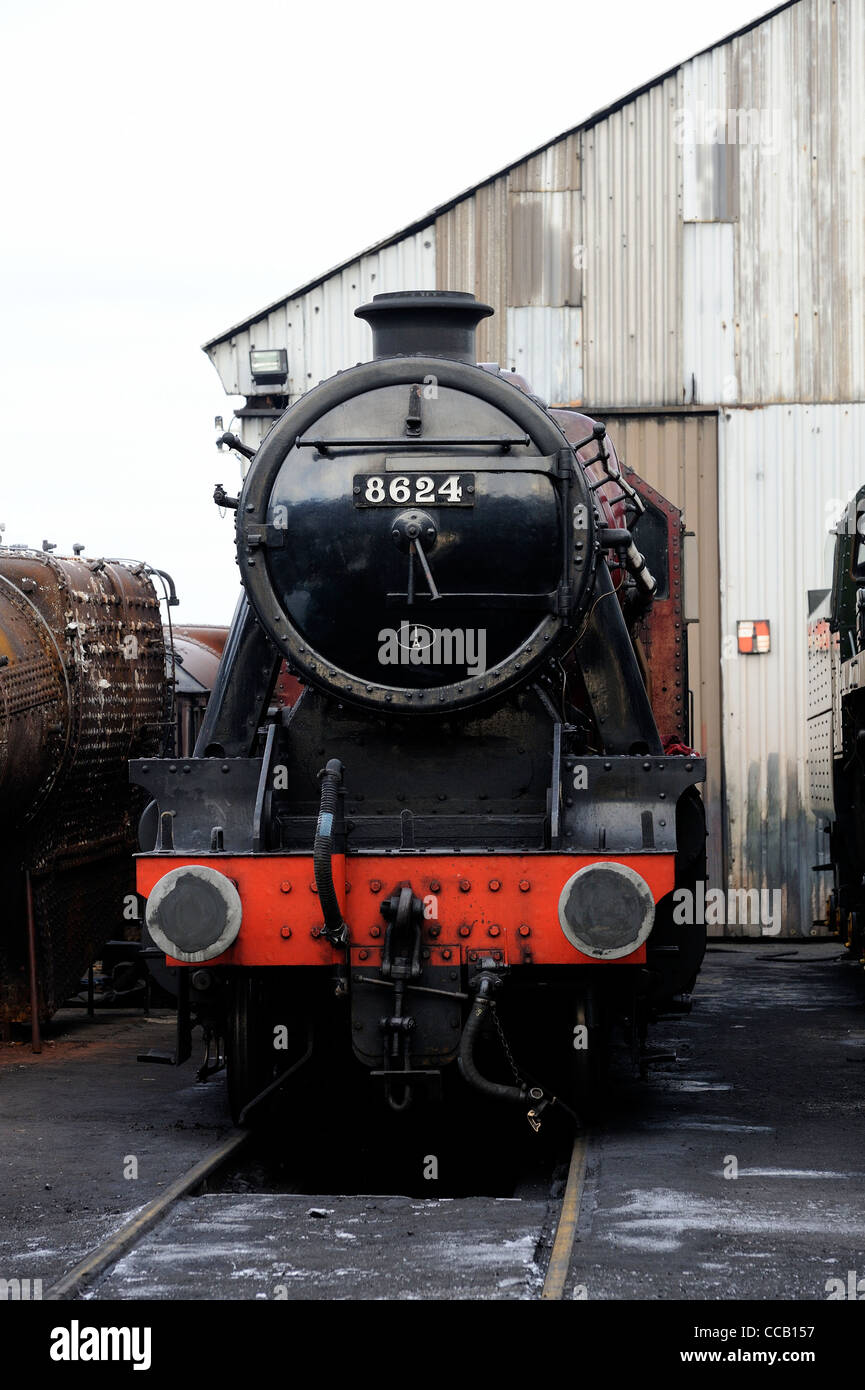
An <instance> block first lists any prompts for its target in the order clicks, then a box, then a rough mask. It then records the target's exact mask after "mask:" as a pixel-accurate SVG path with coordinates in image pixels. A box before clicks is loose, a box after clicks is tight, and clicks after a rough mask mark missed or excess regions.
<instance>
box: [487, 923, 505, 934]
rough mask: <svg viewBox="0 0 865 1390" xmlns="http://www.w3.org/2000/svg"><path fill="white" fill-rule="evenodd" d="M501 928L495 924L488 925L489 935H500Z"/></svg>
mask: <svg viewBox="0 0 865 1390" xmlns="http://www.w3.org/2000/svg"><path fill="white" fill-rule="evenodd" d="M501 930H502V929H501V927H497V926H495V925H493V926H491V927H487V936H499V935H500V934H501Z"/></svg>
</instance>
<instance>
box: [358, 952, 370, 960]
mask: <svg viewBox="0 0 865 1390" xmlns="http://www.w3.org/2000/svg"><path fill="white" fill-rule="evenodd" d="M357 956H358V960H368V959H369V951H358V953H357Z"/></svg>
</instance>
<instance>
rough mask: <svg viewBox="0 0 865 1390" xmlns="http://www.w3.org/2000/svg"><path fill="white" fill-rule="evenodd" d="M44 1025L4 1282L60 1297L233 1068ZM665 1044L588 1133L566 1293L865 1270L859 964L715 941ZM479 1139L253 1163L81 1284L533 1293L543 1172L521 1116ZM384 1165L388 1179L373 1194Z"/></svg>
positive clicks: (660, 1040)
mask: <svg viewBox="0 0 865 1390" xmlns="http://www.w3.org/2000/svg"><path fill="white" fill-rule="evenodd" d="M54 1033H55V1036H54V1037H53V1038H51V1039H49V1041H48V1043H47V1045H46V1048H45V1051H44V1052H43V1053H42V1055H41V1056H39V1057H34V1056H33V1055H32V1054H31V1053H30V1052H29V1048H27V1046H26V1044H25V1045H20V1046H17V1047H0V1278H7V1279H9V1278H16V1277H17V1278H31V1279H34V1278H42V1280H43V1282H44V1284H45V1286H46V1287H47V1286H48V1284H49V1283H50V1282H51V1281H53V1280H55V1279H57V1278H59V1277H60V1275H61V1274H62V1273H63V1272H65V1270H67V1269H68V1268H69V1267H70V1266H71V1265H72V1264H74V1263H75V1262H76V1260H78V1259H79V1258H81V1256H82V1255H83V1254H84V1253H86V1251H87V1250H88V1249H90V1248H91V1247H92V1246H93V1245H94V1244H96V1243H97V1241H98V1240H100V1239H102V1238H104V1237H105V1236H106V1235H107V1234H108V1233H109V1232H110V1231H111V1230H113V1229H115V1228H116V1227H117V1226H119V1225H120V1224H121V1222H122V1220H124V1219H125V1218H126V1217H128V1216H129V1215H130V1214H131V1213H132V1212H133V1211H134V1210H135V1209H137V1208H138V1207H140V1206H142V1205H144V1203H146V1202H147V1201H149V1200H150V1198H151V1197H153V1196H154V1195H156V1193H157V1192H158V1191H159V1190H161V1188H162V1187H164V1186H165V1185H166V1184H167V1183H168V1182H169V1181H170V1180H171V1179H173V1178H174V1177H176V1176H177V1175H178V1174H179V1173H180V1172H181V1171H183V1170H184V1169H185V1168H187V1167H189V1166H191V1165H192V1164H193V1163H194V1162H195V1161H196V1160H197V1159H199V1158H200V1157H202V1156H203V1155H204V1154H205V1153H206V1152H207V1151H208V1149H209V1148H211V1147H212V1145H213V1144H214V1142H215V1141H216V1140H217V1139H218V1137H219V1136H220V1135H221V1134H223V1133H225V1132H226V1131H227V1129H228V1128H229V1122H228V1118H227V1109H226V1106H225V1098H224V1086H223V1083H222V1081H221V1080H219V1079H217V1080H215V1081H211V1082H209V1083H208V1084H207V1085H205V1086H201V1085H198V1084H196V1083H195V1079H194V1078H195V1069H196V1066H197V1060H193V1061H190V1062H187V1063H186V1064H185V1065H184V1066H183V1067H181V1068H180V1069H171V1068H168V1067H161V1066H155V1065H153V1064H147V1065H141V1064H138V1063H136V1061H135V1056H136V1053H137V1052H138V1051H142V1050H145V1049H146V1048H148V1047H163V1048H167V1047H169V1046H170V1045H171V1034H172V1020H171V1018H170V1017H169V1016H167V1015H165V1016H162V1017H157V1018H151V1019H149V1020H148V1019H145V1018H144V1017H143V1016H142V1015H140V1014H132V1013H129V1014H126V1015H121V1016H117V1015H113V1016H112V1015H107V1014H103V1015H101V1016H98V1017H97V1019H96V1020H95V1021H93V1022H91V1021H88V1020H87V1019H86V1018H85V1017H84V1016H83V1015H82V1014H80V1013H74V1014H73V1013H70V1014H68V1015H63V1016H61V1017H60V1018H59V1019H58V1021H57V1024H56V1025H55V1028H54ZM651 1041H652V1045H653V1047H655V1048H657V1049H659V1050H675V1051H676V1053H677V1060H676V1061H675V1062H669V1063H664V1064H661V1065H659V1066H657V1067H656V1068H653V1070H652V1072H651V1074H650V1076H649V1079H648V1080H647V1081H645V1082H639V1081H629V1080H627V1079H626V1078H621V1079H620V1080H619V1083H618V1086H617V1088H616V1089H615V1090H614V1091H613V1092H612V1098H611V1100H610V1103H609V1104H608V1107H607V1110H606V1113H605V1114H604V1115H603V1116H602V1117H601V1118H600V1120H599V1123H598V1125H597V1127H596V1129H595V1131H594V1132H593V1134H592V1137H591V1141H590V1145H589V1166H588V1174H587V1179H586V1185H585V1191H584V1198H583V1204H582V1210H581V1217H580V1223H579V1227H578V1234H577V1242H576V1244H575V1247H574V1253H573V1259H572V1265H571V1274H570V1278H569V1282H568V1287H567V1290H566V1297H578V1298H580V1297H586V1298H588V1299H607V1300H610V1299H614V1300H616V1299H678V1298H692V1299H714V1298H720V1299H731V1300H735V1299H739V1298H751V1297H756V1298H771V1299H794V1300H823V1299H826V1298H827V1297H828V1292H829V1291H828V1290H827V1281H829V1280H831V1279H833V1278H837V1279H840V1280H842V1281H843V1282H844V1283H845V1284H846V1282H847V1280H848V1277H849V1271H853V1272H854V1273H855V1274H856V1276H857V1277H858V1278H860V1279H865V975H863V972H862V971H861V970H857V969H856V968H855V967H853V966H851V965H850V964H849V963H847V962H844V961H841V960H840V959H839V950H838V948H837V946H835V945H830V944H823V943H821V944H816V945H811V944H805V945H802V946H800V947H791V946H789V945H788V946H787V947H782V946H775V945H772V946H767V945H766V944H765V943H763V942H755V943H747V944H744V943H743V944H742V945H738V944H734V943H726V942H725V943H717V944H716V945H715V946H714V948H713V949H712V950H711V951H710V954H709V955H708V956H707V958H706V964H705V967H704V971H703V973H702V975H701V978H700V982H699V986H698V991H697V994H696V997H695V1007H694V1011H693V1013H692V1014H691V1015H690V1016H689V1017H687V1018H682V1019H676V1020H673V1021H669V1022H666V1023H664V1024H662V1025H659V1026H658V1027H657V1028H656V1029H655V1030H654V1033H653V1036H652V1039H651ZM297 1120H298V1124H297V1136H296V1137H297V1138H298V1139H299V1140H300V1142H301V1143H304V1139H303V1135H304V1130H303V1124H304V1117H303V1116H302V1115H301V1116H298V1117H297ZM520 1123H522V1121H521V1120H520ZM486 1128H487V1127H486V1126H484V1127H483V1129H484V1131H485V1132H484V1134H483V1136H481V1134H480V1131H477V1130H476V1131H475V1133H474V1135H472V1133H471V1131H465V1132H464V1134H463V1137H462V1140H460V1137H459V1136H458V1138H457V1142H456V1144H452V1145H451V1148H450V1150H449V1151H448V1152H447V1154H445V1152H444V1151H443V1152H442V1154H441V1155H440V1157H441V1159H442V1163H443V1166H444V1167H445V1169H447V1168H448V1167H449V1168H450V1170H451V1176H450V1178H449V1179H448V1177H447V1173H446V1172H445V1173H443V1174H440V1175H439V1178H438V1179H437V1180H434V1181H430V1182H429V1183H427V1180H426V1175H425V1172H423V1169H424V1165H425V1163H426V1160H427V1159H428V1158H429V1157H431V1156H434V1155H433V1154H432V1153H431V1150H432V1149H433V1148H434V1141H433V1140H431V1139H430V1138H429V1137H428V1136H426V1135H425V1134H423V1133H418V1134H417V1135H416V1136H415V1137H414V1138H413V1139H412V1140H411V1141H410V1142H409V1143H408V1145H407V1148H406V1153H407V1154H408V1156H409V1159H408V1160H407V1161H409V1166H408V1167H406V1166H405V1164H403V1166H402V1167H400V1165H399V1164H398V1163H394V1164H393V1165H384V1166H382V1165H381V1164H378V1165H376V1164H375V1163H373V1164H372V1165H371V1166H370V1165H369V1164H366V1166H364V1163H356V1162H355V1161H354V1160H355V1158H356V1154H355V1153H353V1152H351V1151H339V1152H337V1153H335V1154H334V1153H331V1154H330V1155H329V1157H328V1162H327V1163H326V1164H324V1165H323V1166H322V1167H320V1168H317V1167H316V1163H313V1164H312V1168H311V1171H309V1170H307V1171H305V1172H303V1173H302V1174H301V1172H300V1169H299V1168H298V1167H297V1165H296V1163H295V1161H294V1159H293V1158H292V1157H291V1154H290V1153H289V1154H288V1156H287V1157H286V1158H285V1159H284V1161H283V1162H282V1164H281V1165H280V1164H275V1163H274V1154H273V1152H272V1149H271V1152H265V1153H260V1154H259V1155H258V1156H256V1157H255V1158H254V1159H253V1160H252V1161H251V1162H249V1163H247V1164H246V1165H245V1166H244V1165H241V1167H240V1168H239V1169H238V1170H237V1171H235V1172H234V1173H233V1174H229V1175H228V1176H227V1177H226V1179H225V1180H224V1181H222V1182H221V1183H220V1184H219V1188H220V1190H211V1191H209V1192H208V1193H206V1194H204V1195H202V1196H199V1197H195V1198H190V1199H186V1200H185V1201H184V1202H183V1203H181V1204H180V1205H179V1206H178V1207H177V1208H176V1209H175V1210H174V1211H173V1212H172V1213H171V1214H170V1216H169V1217H168V1218H167V1219H166V1220H165V1221H164V1222H163V1223H162V1224H161V1225H160V1226H159V1227H157V1228H156V1229H155V1230H154V1231H152V1232H151V1233H150V1235H149V1236H147V1237H146V1238H145V1240H144V1241H143V1243H142V1244H141V1245H140V1246H138V1247H137V1248H136V1249H135V1250H133V1251H132V1252H130V1254H128V1255H127V1256H126V1257H125V1258H124V1259H123V1260H122V1261H120V1262H119V1264H118V1265H116V1266H115V1268H114V1269H113V1271H110V1272H109V1273H108V1274H107V1275H106V1276H105V1277H104V1278H103V1280H102V1281H101V1283H100V1284H98V1285H97V1286H96V1288H95V1289H94V1290H93V1295H92V1296H94V1297H95V1298H97V1299H118V1298H119V1299H131V1298H145V1297H163V1298H178V1297H179V1298H196V1299H212V1298H242V1299H273V1298H291V1299H297V1298H317V1299H321V1298H343V1299H346V1298H347V1299H354V1298H375V1299H390V1298H398V1299H442V1298H448V1297H458V1298H483V1299H502V1298H505V1299H514V1298H516V1299H525V1298H530V1297H534V1296H536V1295H537V1292H538V1290H539V1287H540V1282H541V1278H542V1266H543V1260H544V1254H545V1250H546V1249H547V1248H548V1244H549V1236H550V1226H551V1220H552V1218H553V1217H554V1214H555V1206H556V1204H555V1202H553V1203H552V1204H551V1205H550V1204H548V1202H547V1200H546V1198H547V1193H548V1190H549V1179H550V1176H551V1174H552V1163H550V1164H548V1165H547V1170H546V1172H545V1169H544V1161H541V1160H540V1159H538V1161H536V1162H534V1163H533V1162H532V1161H531V1160H530V1159H529V1160H527V1161H524V1160H525V1156H526V1153H527V1150H526V1149H525V1146H524V1145H523V1146H522V1148H521V1159H520V1163H519V1164H516V1165H513V1164H512V1165H511V1169H510V1171H509V1170H508V1164H507V1155H506V1154H505V1153H504V1152H503V1150H502V1146H503V1143H504V1142H506V1139H504V1138H503V1135H506V1133H507V1131H506V1130H505V1131H500V1132H499V1133H497V1134H496V1133H493V1132H492V1131H490V1132H486ZM368 1137H369V1136H367V1139H368ZM520 1137H521V1140H522V1136H520ZM365 1142H366V1140H363V1142H362V1143H361V1144H360V1145H359V1148H363V1144H364V1143H365ZM461 1142H462V1145H463V1147H462V1150H461V1148H460V1143H461ZM310 1143H312V1137H311V1138H310ZM479 1144H483V1145H486V1146H487V1147H486V1149H485V1152H484V1154H483V1161H479V1158H478V1154H479V1150H478V1145H479ZM277 1147H278V1145H277ZM386 1148H387V1150H388V1152H391V1146H390V1145H389V1144H388V1145H386ZM539 1152H540V1151H539ZM130 1160H134V1162H130ZM455 1167H456V1168H460V1167H461V1168H462V1170H463V1172H464V1173H465V1174H466V1175H468V1176H469V1177H470V1179H471V1182H470V1184H469V1186H468V1187H466V1185H465V1183H464V1184H463V1185H462V1186H460V1185H459V1184H457V1185H454V1183H453V1171H454V1168H455ZM135 1169H137V1173H138V1176H137V1177H128V1176H125V1174H127V1173H129V1172H131V1171H133V1170H135ZM415 1170H417V1171H415ZM409 1171H411V1173H412V1175H413V1176H412V1177H411V1179H410V1180H409V1178H408V1176H407V1175H408V1173H409ZM317 1172H318V1173H320V1175H321V1177H322V1179H323V1181H322V1184H321V1186H320V1187H319V1188H316V1186H315V1178H316V1174H317ZM400 1172H403V1173H404V1174H405V1175H406V1181H405V1182H404V1184H403V1185H402V1186H400V1185H399V1178H398V1176H397V1175H398V1173H400ZM376 1173H378V1174H379V1175H380V1176H381V1178H382V1182H381V1184H380V1187H381V1191H379V1185H370V1186H368V1187H365V1188H364V1187H362V1186H361V1185H360V1184H361V1183H363V1182H364V1181H365V1180H367V1181H368V1180H369V1179H370V1177H372V1178H374V1177H375V1175H376ZM340 1175H341V1177H342V1180H340ZM298 1178H302V1181H298V1180H297V1179H298ZM433 1190H435V1193H436V1195H435V1196H433V1195H432V1192H433ZM426 1192H429V1193H430V1196H428V1197H426V1196H425V1195H424V1194H425V1193H426ZM370 1193H372V1194H374V1195H369V1194H370ZM449 1193H456V1194H457V1195H448V1194H449ZM334 1194H337V1195H334ZM365 1194H366V1195H365ZM863 1289H865V1284H863Z"/></svg>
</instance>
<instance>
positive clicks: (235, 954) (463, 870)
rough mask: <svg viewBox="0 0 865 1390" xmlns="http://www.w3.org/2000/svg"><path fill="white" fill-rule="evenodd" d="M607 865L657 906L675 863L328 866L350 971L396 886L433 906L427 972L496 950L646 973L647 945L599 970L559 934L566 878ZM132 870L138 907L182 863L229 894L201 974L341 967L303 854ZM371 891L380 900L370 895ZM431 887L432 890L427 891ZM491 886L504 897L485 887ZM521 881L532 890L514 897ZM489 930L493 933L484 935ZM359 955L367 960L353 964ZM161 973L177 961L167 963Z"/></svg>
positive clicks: (537, 961) (556, 860) (531, 860)
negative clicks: (213, 876)
mask: <svg viewBox="0 0 865 1390" xmlns="http://www.w3.org/2000/svg"><path fill="white" fill-rule="evenodd" d="M611 862H613V863H618V864H626V865H627V866H628V867H629V868H632V869H634V870H635V871H636V872H637V873H639V874H642V876H643V878H644V879H645V880H646V882H647V883H648V885H649V887H650V889H651V890H652V895H653V897H654V899H655V902H658V901H659V899H660V898H662V897H664V895H665V894H666V893H669V892H671V891H672V889H673V886H674V875H675V856H674V855H672V854H645V855H604V856H600V855H570V854H514V855H511V854H478V855H460V856H459V857H452V856H446V855H442V856H438V855H426V854H425V855H424V856H423V858H419V857H418V856H417V855H398V854H388V855H374V856H372V855H371V856H369V857H367V856H366V855H364V856H363V857H359V856H356V855H353V856H349V857H348V858H347V859H346V858H341V857H335V858H334V881H335V882H336V883H337V885H339V884H340V883H343V884H345V885H346V888H347V891H346V892H344V893H343V895H342V898H341V904H342V908H343V912H344V913H345V917H346V921H347V922H348V924H349V927H350V930H351V941H352V948H353V949H352V963H353V964H354V963H358V964H362V961H363V959H368V962H369V966H370V968H375V967H376V966H377V965H378V964H379V962H380V955H379V953H380V950H381V946H382V945H383V941H384V928H385V922H384V918H383V917H382V915H381V912H380V905H381V903H382V902H383V900H384V899H385V898H387V897H388V896H389V895H390V894H391V893H392V892H393V890H394V889H395V888H396V887H398V885H399V884H401V883H410V884H411V885H412V888H413V890H414V892H415V893H416V894H417V895H418V896H419V897H422V898H426V897H427V896H428V895H431V896H433V897H434V898H435V899H436V900H437V902H436V905H435V909H436V912H437V915H436V916H435V917H432V918H431V919H430V920H429V921H426V922H425V923H424V944H425V945H426V946H428V947H429V949H430V963H431V964H432V965H447V964H448V963H452V964H454V965H456V964H458V963H459V962H461V961H465V960H467V959H471V958H472V957H471V952H473V951H474V952H482V953H483V955H484V956H489V955H495V952H496V951H501V952H502V956H501V957H500V958H501V959H502V960H504V961H505V962H508V963H510V964H512V965H601V964H607V965H637V964H642V963H643V962H644V961H645V959H646V950H645V946H641V947H640V948H639V949H638V950H636V951H634V952H633V954H632V955H630V956H623V957H621V959H619V960H616V961H596V960H593V959H592V958H591V957H590V956H584V955H582V954H581V952H579V951H577V950H575V948H574V947H573V946H571V944H570V942H569V941H568V940H567V938H566V937H565V935H564V933H563V932H562V929H561V927H560V926H559V920H558V902H559V895H560V893H561V891H562V888H563V887H564V885H565V883H566V882H567V880H568V879H569V878H570V876H571V875H572V874H574V873H576V871H577V869H582V868H584V867H585V865H587V864H597V863H611ZM136 864H137V874H138V891H139V893H141V894H142V895H143V896H144V897H146V896H147V895H148V894H149V893H150V891H151V889H152V888H153V887H154V885H155V884H156V883H157V882H158V880H159V879H160V878H162V876H163V875H164V874H166V873H168V872H169V870H170V869H176V868H179V867H180V866H181V865H182V864H205V865H208V866H209V867H210V868H213V869H217V870H218V871H219V872H220V873H224V874H225V875H226V877H227V878H230V879H232V880H233V882H234V883H235V884H236V886H237V889H238V892H239V893H240V897H241V901H242V903H243V925H242V926H241V929H240V935H239V936H238V938H237V940H236V941H235V943H234V945H233V946H232V947H231V948H230V950H228V951H226V952H224V954H223V955H221V956H217V957H215V958H214V959H213V960H212V961H208V962H207V964H208V965H244V966H252V965H329V964H331V963H333V962H337V961H339V960H341V959H342V958H343V956H342V952H341V951H337V950H335V949H334V948H333V947H332V946H330V945H329V943H328V942H327V941H326V940H325V939H324V938H322V937H320V936H318V935H317V932H318V930H319V928H320V927H321V925H322V915H321V909H320V907H319V903H318V896H317V894H316V893H315V892H314V877H313V866H312V856H311V855H273V854H268V855H242V856H241V855H201V856H200V857H190V856H186V855H182V856H177V857H175V856H173V855H170V854H160V855H146V856H139V858H138V859H137V861H136ZM376 881H377V882H378V883H379V884H380V885H381V886H380V888H379V889H378V890H375V889H374V887H373V886H372V885H373V884H374V883H375V882H376ZM435 883H438V884H439V887H438V889H435V890H434V888H433V885H434V884H435ZM463 883H465V884H469V885H470V887H469V888H468V890H467V891H462V890H461V887H460V885H461V884H463ZM491 883H499V884H500V887H499V888H498V889H493V888H491V887H490V884H491ZM520 883H527V884H528V885H529V886H528V888H527V889H526V890H522V889H521V888H520ZM286 884H288V885H290V886H289V888H288V889H287V890H286V889H285V888H284V886H283V885H286ZM521 925H524V926H528V927H529V935H528V936H521V935H520V931H519V928H520V926H521ZM436 927H439V932H438V933H437V934H436V932H435V928H436ZM461 927H462V928H465V927H468V928H469V932H468V934H467V935H461V934H460V928H461ZM492 927H498V928H499V931H498V932H497V933H493V934H491V932H490V928H492ZM283 928H290V930H291V935H290V936H288V937H285V936H283V935H282V929H283ZM314 933H316V934H314ZM364 950H365V951H367V952H368V953H369V954H368V956H367V957H364V958H361V956H360V952H362V951H364ZM444 951H449V952H450V953H451V954H450V956H449V957H448V956H445V955H443V954H442V953H443V952H444ZM168 963H169V965H175V964H180V963H181V962H177V961H173V960H171V959H170V958H169V961H168Z"/></svg>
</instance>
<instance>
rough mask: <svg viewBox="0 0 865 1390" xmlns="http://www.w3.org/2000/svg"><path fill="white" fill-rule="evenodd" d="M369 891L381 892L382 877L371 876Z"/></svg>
mask: <svg viewBox="0 0 865 1390" xmlns="http://www.w3.org/2000/svg"><path fill="white" fill-rule="evenodd" d="M369 891H370V892H371V893H380V892H381V879H380V878H371V879H370V881H369Z"/></svg>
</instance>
